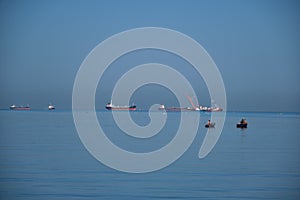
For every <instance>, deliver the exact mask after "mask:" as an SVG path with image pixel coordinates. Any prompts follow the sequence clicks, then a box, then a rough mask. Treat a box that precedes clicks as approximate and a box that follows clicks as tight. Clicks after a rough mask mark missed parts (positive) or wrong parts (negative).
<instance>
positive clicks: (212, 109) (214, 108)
mask: <svg viewBox="0 0 300 200" xmlns="http://www.w3.org/2000/svg"><path fill="white" fill-rule="evenodd" d="M187 98H188V100H189V101H190V103H191V104H192V106H193V110H195V111H204V112H221V111H223V109H222V108H221V107H219V106H217V105H216V104H215V105H214V106H212V107H206V106H198V105H197V106H195V105H194V103H193V100H192V98H191V97H189V96H187Z"/></svg>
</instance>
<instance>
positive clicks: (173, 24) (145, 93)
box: [0, 0, 300, 112]
mask: <svg viewBox="0 0 300 200" xmlns="http://www.w3.org/2000/svg"><path fill="white" fill-rule="evenodd" d="M299 11H300V3H299V1H276V0H272V1H271V0H269V1H266V0H262V1H255V0H252V1H238V0H228V1H214V0H213V1H167V0H165V1H160V0H153V1H93V0H91V1H81V0H78V1H71V0H70V1H68V0H62V1H56V0H54V1H47V0H44V1H38V0H28V1H15V0H13V1H5V0H2V1H0V27H1V33H0V43H1V46H0V108H1V109H5V108H8V107H9V105H11V104H16V105H27V104H29V105H30V106H31V107H32V108H36V109H43V108H45V107H47V105H48V103H49V102H52V103H53V104H54V105H55V106H56V108H57V109H71V107H72V89H73V84H74V80H75V77H76V73H77V71H78V69H79V67H80V65H81V63H82V62H83V60H84V59H85V58H86V56H87V55H88V54H89V52H91V50H92V49H93V48H95V47H96V46H97V45H98V44H99V43H100V42H102V41H104V40H105V39H107V38H108V37H110V36H112V35H114V34H117V33H120V32H122V31H126V30H129V29H133V28H140V27H163V28H168V29H172V30H176V31H179V32H182V33H184V34H186V35H188V36H190V37H191V38H193V39H194V40H196V41H197V42H198V43H199V44H201V45H202V46H203V47H204V48H205V49H206V51H207V52H208V53H209V55H210V56H211V57H212V59H213V60H214V62H215V63H216V65H217V67H218V69H219V71H220V73H221V75H222V78H223V81H224V85H225V89H226V96H227V110H230V111H267V112H285V111H287V112H300V88H299V85H300V84H299V75H300V56H299V53H300V37H299V35H300V33H299V32H300V12H299ZM133 54H134V53H133ZM153 61H155V62H160V61H161V62H164V63H167V64H169V65H177V66H175V68H176V67H177V68H179V70H181V71H182V73H184V74H185V76H186V77H187V78H188V79H189V80H190V81H191V83H192V84H193V87H195V89H196V93H197V97H198V100H199V102H200V104H204V105H209V104H210V97H209V93H208V90H207V88H206V85H205V83H204V82H203V80H202V78H201V76H195V75H194V74H193V71H192V70H190V69H188V67H184V66H185V65H187V64H186V63H184V61H183V60H180V58H177V57H176V56H174V55H169V54H168V53H167V52H160V51H154V50H148V51H147V50H146V51H141V52H136V53H135V55H131V54H129V55H127V58H126V57H124V58H120V59H119V60H116V62H115V63H114V64H112V66H111V67H110V68H109V69H108V71H107V72H106V77H104V78H103V80H102V79H101V81H100V83H99V85H98V89H97V93H96V99H95V102H96V108H97V109H102V108H103V107H104V106H105V104H106V103H107V102H108V101H109V100H110V95H111V90H112V88H113V85H114V84H115V81H116V80H117V79H118V77H120V76H121V75H122V74H120V73H121V72H126V70H129V69H130V68H131V67H133V66H134V64H136V63H147V62H153ZM179 64H182V65H181V68H180V66H179ZM113 65H114V66H113ZM120 69H122V70H120ZM185 69H187V70H185ZM140 78H142V77H140ZM132 99H133V101H134V103H135V104H137V106H138V107H140V108H142V109H144V108H148V107H149V105H151V104H153V103H164V104H167V105H169V106H172V105H175V104H176V99H174V95H173V96H172V93H170V91H168V89H167V88H162V87H159V86H157V85H153V86H144V87H142V88H139V90H138V91H136V93H135V94H134V95H133V97H132ZM187 103H188V101H187ZM187 105H188V104H187ZM188 106H189V105H188Z"/></svg>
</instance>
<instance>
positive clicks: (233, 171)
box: [0, 110, 300, 200]
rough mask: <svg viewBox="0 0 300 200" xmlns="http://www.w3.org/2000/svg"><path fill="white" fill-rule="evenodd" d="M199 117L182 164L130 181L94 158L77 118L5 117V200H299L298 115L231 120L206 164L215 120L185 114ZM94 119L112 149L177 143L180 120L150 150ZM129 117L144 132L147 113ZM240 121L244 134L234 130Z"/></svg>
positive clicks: (7, 113)
mask: <svg viewBox="0 0 300 200" xmlns="http://www.w3.org/2000/svg"><path fill="white" fill-rule="evenodd" d="M120 112H122V111H120ZM195 114H199V115H200V116H201V117H200V122H199V128H198V131H197V135H196V137H195V139H194V141H193V142H192V144H191V145H190V147H189V148H188V149H187V151H186V152H185V153H183V155H182V156H181V157H180V158H179V159H177V160H176V161H175V162H173V163H171V164H170V165H168V166H166V167H164V168H162V169H159V170H156V171H153V172H148V173H128V172H124V171H118V170H116V169H113V168H110V167H108V166H106V165H105V164H103V163H102V162H100V161H99V160H97V159H96V158H95V157H94V156H93V155H91V153H90V152H89V151H88V150H87V149H86V147H85V146H84V145H83V143H82V141H81V139H80V137H79V134H78V132H77V130H76V127H75V124H74V120H73V115H72V111H60V110H52V111H48V110H31V111H11V110H1V111H0V199H9V200H10V199H22V200H24V199H37V200H41V199H64V200H65V199H117V200H119V199H130V200H135V199H136V200H141V199H300V156H299V155H300V131H299V130H300V113H275V112H274V113H265V112H227V113H226V119H225V124H224V127H223V130H222V133H221V135H220V137H219V140H218V141H217V143H216V145H215V146H214V148H213V149H212V151H211V152H210V153H209V154H208V155H207V156H206V157H204V158H201V159H200V158H199V157H198V153H199V148H200V146H201V143H202V142H203V139H204V137H205V135H206V134H209V133H208V132H207V129H206V128H205V127H204V124H205V122H206V121H207V120H208V119H210V116H211V114H210V113H202V112H201V113H195V112H193V113H192V112H190V113H188V112H187V113H184V115H195ZM96 115H97V117H98V120H99V124H100V125H101V126H102V127H103V130H104V131H105V134H106V135H107V137H108V138H109V139H110V140H112V141H113V143H114V144H116V145H118V146H120V148H124V149H126V148H127V150H129V151H135V152H145V151H153V150H155V149H159V148H162V147H163V146H164V145H166V144H167V143H168V141H170V140H171V139H172V137H174V134H176V129H178V124H179V123H180V115H182V113H180V112H173V113H167V120H166V124H165V127H163V131H162V132H161V133H158V135H159V134H160V136H157V137H156V136H154V137H153V138H154V139H153V138H152V140H151V141H150V142H149V143H147V139H133V138H132V137H131V136H128V135H126V134H124V133H122V130H121V129H120V128H119V127H118V125H117V124H116V123H115V122H114V118H113V116H112V113H111V112H108V111H97V113H96ZM131 117H132V119H133V121H136V123H137V124H139V125H141V126H144V125H147V124H148V123H149V120H150V119H149V113H148V112H146V111H135V112H132V113H131ZM241 118H246V120H247V121H248V128H247V129H238V128H236V123H238V122H239V121H240V120H241ZM190 123H193V122H190ZM216 126H218V124H216ZM164 135H166V136H164ZM155 137H156V138H155ZM144 140H145V141H146V142H145V141H144ZM140 142H141V144H140ZM103 153H107V152H103ZM111 159H115V158H114V157H113V156H112V157H111ZM132 164H135V163H132Z"/></svg>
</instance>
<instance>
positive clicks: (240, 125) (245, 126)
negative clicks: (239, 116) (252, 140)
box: [236, 123, 248, 128]
mask: <svg viewBox="0 0 300 200" xmlns="http://www.w3.org/2000/svg"><path fill="white" fill-rule="evenodd" d="M247 126H248V124H241V123H239V124H237V125H236V127H237V128H247Z"/></svg>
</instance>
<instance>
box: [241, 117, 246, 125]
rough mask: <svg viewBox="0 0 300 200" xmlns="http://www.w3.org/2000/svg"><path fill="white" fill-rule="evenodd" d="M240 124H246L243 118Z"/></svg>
mask: <svg viewBox="0 0 300 200" xmlns="http://www.w3.org/2000/svg"><path fill="white" fill-rule="evenodd" d="M240 124H248V123H247V121H246V119H245V118H242V120H241V121H240Z"/></svg>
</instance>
